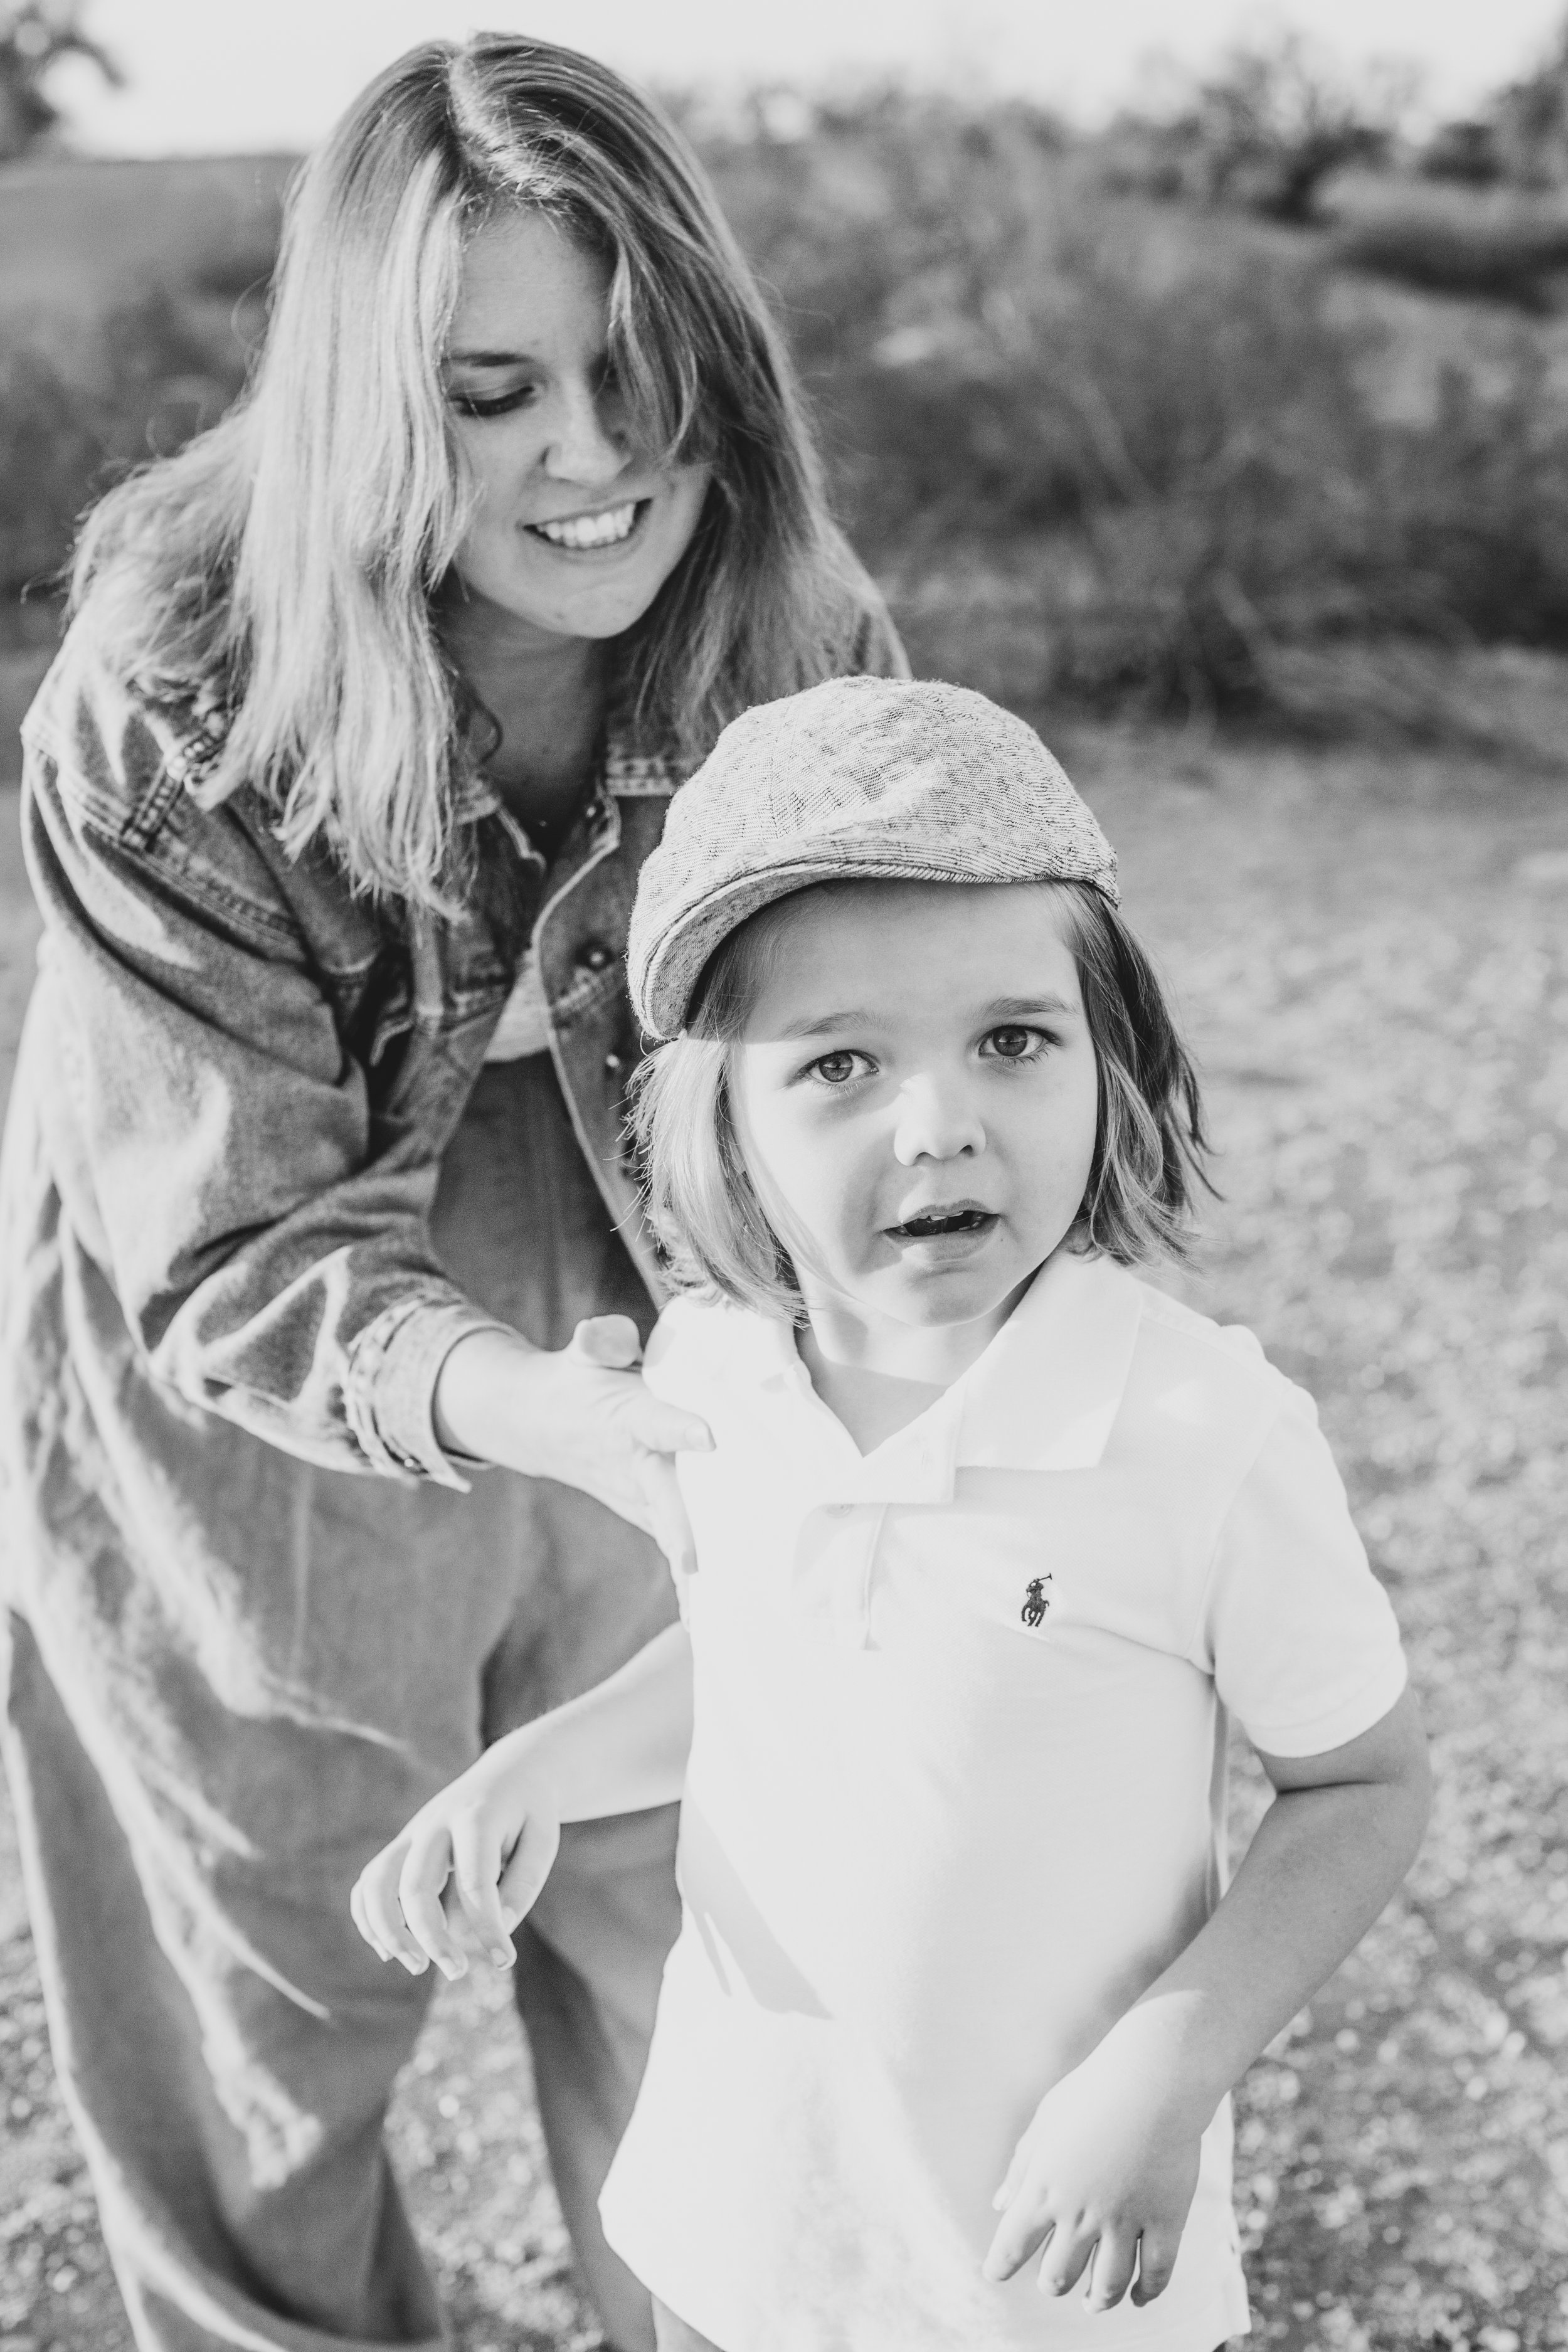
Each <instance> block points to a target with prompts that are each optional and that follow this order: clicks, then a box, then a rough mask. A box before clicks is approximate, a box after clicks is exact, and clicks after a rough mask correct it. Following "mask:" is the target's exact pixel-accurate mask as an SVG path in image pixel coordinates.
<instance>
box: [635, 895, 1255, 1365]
mask: <svg viewBox="0 0 1568 2352" xmlns="http://www.w3.org/2000/svg"><path fill="white" fill-rule="evenodd" d="M817 887H827V888H832V887H836V886H834V885H833V884H827V885H825V886H823V885H819V886H817ZM1040 887H1042V888H1048V889H1049V890H1050V891H1052V893H1053V894H1054V895H1055V896H1056V897H1057V898H1058V900H1059V902H1060V903H1061V905H1062V907H1063V909H1064V912H1065V914H1066V918H1067V937H1068V945H1069V947H1070V949H1071V951H1072V956H1073V961H1074V962H1075V964H1076V965H1077V967H1078V974H1079V986H1080V987H1081V989H1082V991H1083V1003H1084V1013H1085V1016H1086V1019H1087V1021H1088V1024H1089V1035H1090V1037H1091V1039H1092V1041H1093V1044H1094V1052H1095V1060H1096V1064H1097V1066H1098V1069H1099V1077H1100V1107H1099V1121H1098V1126H1097V1129H1096V1135H1095V1145H1094V1157H1093V1160H1092V1162H1091V1164H1090V1168H1089V1181H1088V1184H1087V1185H1086V1187H1085V1189H1084V1196H1083V1200H1082V1202H1081V1204H1080V1206H1079V1212H1078V1215H1077V1216H1076V1218H1075V1219H1074V1221H1073V1223H1072V1226H1071V1228H1070V1229H1069V1231H1068V1235H1067V1246H1068V1248H1071V1249H1075V1250H1079V1251H1083V1252H1089V1251H1093V1250H1099V1251H1102V1252H1103V1253H1104V1255H1106V1256H1107V1257H1110V1258H1114V1259H1115V1260H1116V1262H1117V1263H1118V1264H1119V1265H1148V1264H1150V1263H1152V1262H1156V1261H1158V1260H1160V1259H1162V1258H1164V1259H1171V1258H1176V1259H1179V1258H1182V1257H1184V1256H1185V1255H1186V1254H1187V1250H1188V1246H1189V1241H1190V1235H1191V1228H1192V1218H1193V1210H1194V1196H1195V1194H1196V1192H1197V1191H1198V1189H1199V1187H1200V1186H1201V1187H1202V1188H1204V1189H1205V1190H1207V1191H1211V1192H1212V1190H1213V1189H1214V1188H1213V1186H1212V1185H1211V1184H1210V1182H1209V1180H1208V1177H1207V1175H1206V1173H1205V1163H1206V1160H1207V1155H1208V1151H1209V1143H1208V1138H1207V1136H1206V1134H1205V1129H1204V1117H1203V1103H1202V1098H1201V1096H1200V1093H1199V1089H1198V1080H1197V1074H1196V1072H1195V1070H1194V1066H1193V1063H1192V1058H1191V1056H1190V1055H1189V1054H1188V1052H1187V1049H1186V1046H1185V1045H1184V1043H1183V1041H1182V1037H1181V1034H1180V1032H1179V1031H1178V1029H1177V1027H1176V1024H1175V1021H1174V1018H1173V1014H1172V1013H1171V1009H1170V1006H1169V1005H1168V1003H1166V1000H1165V994H1164V992H1163V989H1162V987H1161V985H1160V980H1159V975H1158V973H1157V972H1156V971H1155V970H1154V967H1153V965H1152V963H1151V961H1150V960H1149V958H1148V956H1147V955H1146V954H1145V952H1144V950H1142V947H1140V945H1139V943H1138V941H1137V940H1136V939H1135V938H1134V937H1133V935H1132V932H1131V930H1130V929H1129V928H1128V926H1127V925H1126V923H1124V922H1123V920H1122V919H1121V916H1120V915H1119V914H1118V913H1117V912H1116V910H1115V908H1113V907H1111V906H1110V903H1109V901H1108V900H1107V899H1105V898H1102V897H1101V895H1100V892H1099V891H1098V890H1095V889H1093V888H1091V887H1089V885H1088V884H1086V883H1076V882H1058V883H1049V884H1042V885H1041V886H1040ZM789 903H790V902H789V900H788V899H782V900H778V901H776V902H775V903H774V905H773V906H772V907H769V908H765V909H764V910H763V913H762V914H760V915H756V916H753V917H752V919H751V921H750V922H748V923H745V924H742V926H741V928H740V929H738V930H736V931H733V932H731V935H730V937H729V939H727V940H725V941H724V943H723V945H722V946H721V948H720V949H719V950H718V951H717V952H716V953H715V955H714V956H713V958H712V959H711V961H710V963H709V965H708V967H707V969H706V971H704V972H703V974H702V978H701V981H700V983H699V988H698V992H697V995H696V997H695V998H694V1001H693V1006H692V1011H691V1014H690V1017H689V1023H688V1026H687V1028H686V1030H685V1032H684V1033H683V1034H681V1035H680V1036H679V1037H676V1038H673V1039H672V1040H671V1041H670V1042H669V1043H668V1045H658V1046H656V1047H655V1048H654V1050H653V1052H652V1054H651V1055H649V1056H648V1058H647V1060H646V1061H645V1062H644V1063H643V1064H642V1065H641V1066H640V1068H639V1069H638V1071H637V1076H636V1079H635V1080H634V1085H633V1108H632V1128H633V1134H634V1139H635V1142H636V1145H637V1155H638V1159H639V1161H640V1165H641V1169H642V1174H643V1186H644V1196H645V1202H646V1206H647V1213H648V1218H649V1222H650V1223H651V1224H652V1225H653V1228H654V1231H655V1232H656V1234H658V1239H659V1242H660V1244H661V1245H662V1247H663V1248H664V1250H665V1252H666V1254H667V1256H668V1263H669V1269H670V1273H671V1275H672V1276H673V1278H674V1280H675V1282H676V1284H677V1286H679V1287H680V1288H682V1289H695V1290H706V1291H710V1292H713V1291H717V1292H718V1293H720V1294H721V1296H722V1297H726V1298H731V1299H734V1300H735V1301H737V1303H738V1304H740V1305H741V1306H742V1307H753V1308H755V1309H756V1310H757V1311H758V1312H760V1313H762V1314H764V1315H769V1316H778V1315H784V1316H786V1317H788V1318H789V1319H790V1320H791V1321H794V1322H799V1321H800V1320H801V1319H802V1318H803V1316H804V1313H805V1307H804V1302H803V1300H802V1297H801V1291H800V1284H799V1281H798V1278H797V1276H796V1274H795V1267H794V1265H793V1264H792V1263H791V1260H790V1256H789V1253H788V1251H787V1250H786V1249H785V1248H784V1244H783V1243H782V1242H781V1241H780V1240H779V1238H778V1236H777V1234H775V1233H774V1232H773V1227H772V1226H771V1224H770V1223H769V1222H768V1219H767V1216H766V1214H765V1213H764V1212H763V1206H762V1203H761V1202H760V1201H759V1199H758V1197H757V1193H756V1191H755V1188H754V1187H753V1185H752V1180H751V1178H750V1176H749V1175H748V1173H747V1171H746V1165H745V1160H744V1157H743V1155H742V1150H741V1143H740V1139H739V1135H738V1133H737V1130H736V1126H735V1119H734V1113H733V1108H732V1104H731V1066H732V1062H733V1055H734V1048H735V1045H736V1042H737V1041H738V1039H739V1038H740V1036H741V1034H742V1031H743V1030H744V1028H745V1024H746V1021H747V1018H748V1016H749V1014H750V1012H751V1008H752V1003H754V1001H755V998H756V993H757V989H758V987H759V985H760V982H761V979H762V975H763V971H764V970H765V967H766V961H767V956H768V950H769V946H770V940H771V934H772V931H773V928H774V926H775V925H776V923H777V921H778V919H779V918H780V917H781V916H782V914H783V910H784V908H786V907H787V906H788V905H789Z"/></svg>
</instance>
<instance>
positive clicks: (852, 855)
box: [626, 677, 1120, 1038]
mask: <svg viewBox="0 0 1568 2352" xmlns="http://www.w3.org/2000/svg"><path fill="white" fill-rule="evenodd" d="M850 880H875V881H887V882H892V881H908V882H1086V883H1089V884H1090V885H1091V886H1092V887H1093V888H1095V889H1096V890H1098V891H1100V893H1101V894H1102V896H1103V897H1105V898H1108V899H1109V900H1110V904H1111V905H1112V906H1115V905H1116V904H1117V902H1118V898H1119V896H1120V893H1119V892H1118V889H1117V883H1116V856H1115V853H1114V851H1113V850H1112V849H1111V846H1110V843H1109V842H1108V841H1107V840H1106V838H1105V835H1103V834H1102V833H1101V831H1100V827H1099V825H1098V824H1096V823H1095V821H1094V818H1093V817H1092V815H1091V814H1089V810H1088V808H1087V807H1086V806H1085V805H1084V803H1083V802H1082V801H1081V800H1080V799H1079V796H1078V794H1077V793H1075V792H1074V790H1073V788H1072V786H1071V784H1069V783H1068V780H1067V777H1066V776H1065V775H1064V774H1063V772H1062V771H1061V768H1060V767H1059V766H1058V763H1057V761H1055V760H1054V759H1053V758H1052V756H1051V754H1050V753H1049V751H1047V749H1046V747H1045V745H1044V744H1043V743H1042V742H1041V740H1040V739H1039V737H1038V736H1037V734H1036V733H1035V730H1034V729H1033V728H1032V727H1026V725H1025V723H1024V721H1023V720H1022V719H1015V718H1014V717H1013V716H1012V714H1011V713H1010V712H1009V711H1005V710H1001V709H998V708H997V706H996V704H995V703H994V702H988V701H987V700H986V698H985V697H984V695H983V694H973V693H971V692H970V691H969V689H968V688H965V687H961V686H942V685H937V684H934V683H931V682H929V681H926V680H923V679H910V678H883V677H838V678H829V679H828V680H827V681H826V684H825V685H822V686H814V687H811V688H808V689H807V691H806V692H805V693H804V694H792V695H789V696H786V697H785V698H784V700H783V701H781V702H765V703H762V704H760V705H759V706H758V708H757V709H754V710H748V711H746V712H745V713H743V715H742V717H741V718H739V719H734V720H732V721H731V724H730V725H729V726H728V727H726V728H725V730H724V732H723V733H722V734H721V736H720V738H719V740H718V741H717V743H716V744H715V745H714V746H713V749H712V751H710V754H709V756H708V758H707V759H706V760H705V761H703V763H702V765H701V767H700V768H699V769H698V770H697V772H696V773H695V775H693V776H692V778H691V780H690V782H689V783H687V784H686V785H684V786H683V787H682V789H681V790H680V792H679V793H677V794H676V797H675V800H674V802H673V803H672V805H671V807H670V812H669V822H668V824H667V825H666V827H665V831H664V838H663V840H662V841H661V842H660V843H659V845H658V848H657V849H656V850H655V851H654V853H653V855H652V856H650V857H649V858H648V860H647V864H646V865H645V866H644V867H643V870H642V879H641V881H640V883H639V885H638V887H637V905H636V907H635V908H634V909H633V911H632V920H631V931H630V936H629V939H628V941H627V948H626V961H627V973H628V980H629V983H630V988H631V998H632V1004H633V1008H634V1010H635V1011H636V1013H637V1019H638V1021H639V1022H640V1023H641V1024H642V1027H643V1029H644V1030H645V1032H646V1033H647V1034H648V1035H649V1036H650V1037H655V1038H668V1037H673V1036H676V1035H677V1034H679V1031H680V1030H681V1028H682V1027H683V1026H684V1024H685V1022H686V1017H687V1012H688V1008H689V1004H690V1002H691V995H692V991H693V989H694V988H695V987H696V984H697V982H698V979H699V977H700V974H701V971H702V969H703V966H704V965H705V964H706V963H707V961H708V960H709V958H710V956H711V955H712V953H713V951H714V950H715V949H716V948H717V947H719V946H720V945H721V943H722V941H723V940H725V939H726V938H727V937H728V936H729V934H730V933H731V931H732V930H735V929H738V928H739V926H740V925H741V924H742V923H743V922H744V921H745V920H746V919H747V918H748V916H751V915H754V914H755V913H756V912H757V910H758V908H761V907H765V906H767V905H769V904H770V903H771V902H772V901H773V899H775V898H785V897H787V896H788V895H789V893H790V892H791V891H794V890H804V889H806V888H808V887H810V886H811V885H812V884H813V883H816V882H844V881H850Z"/></svg>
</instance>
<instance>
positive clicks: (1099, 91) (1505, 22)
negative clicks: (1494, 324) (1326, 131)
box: [58, 0, 1564, 154]
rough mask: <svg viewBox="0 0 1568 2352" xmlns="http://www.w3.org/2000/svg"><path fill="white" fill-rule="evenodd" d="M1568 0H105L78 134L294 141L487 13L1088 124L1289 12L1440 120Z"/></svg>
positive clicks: (120, 148)
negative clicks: (1407, 67)
mask: <svg viewBox="0 0 1568 2352" xmlns="http://www.w3.org/2000/svg"><path fill="white" fill-rule="evenodd" d="M1563 15H1564V0H1298V5H1294V6H1292V5H1289V0H1285V5H1276V6H1258V5H1253V0H762V5H759V0H522V5H518V0H488V5H487V0H89V7H88V10H87V16H86V23H87V26H88V29H89V31H90V32H92V33H93V34H95V35H96V36H97V37H98V38H99V39H100V41H102V42H103V43H104V45H105V46H106V47H109V48H111V49H112V50H113V51H114V52H115V54H116V55H117V56H118V57H119V58H120V59H121V63H122V64H123V66H124V67H125V68H126V70H127V73H128V75H129V77H130V84H131V86H130V88H129V89H126V90H125V91H123V92H121V93H118V94H116V93H113V92H110V91H106V90H104V89H103V88H102V87H101V85H100V83H99V82H97V80H96V79H94V78H93V77H92V76H91V75H90V74H89V73H88V72H87V71H86V70H85V68H79V67H76V66H71V67H69V68H62V70H61V72H60V74H59V76H58V96H59V97H60V98H61V99H62V100H65V101H66V102H67V104H68V110H69V114H70V117H71V121H72V124H73V127H74V131H75V135H76V138H77V140H78V142H79V144H82V145H84V146H89V147H92V148H95V149H98V150H100V151H107V152H120V153H121V154H170V153H192V152H197V151H198V150H205V151H209V152H211V151H214V150H216V151H224V150H227V151H230V152H246V151H247V150H248V151H251V152H256V151H261V150H267V149H277V148H286V149H291V148H296V147H303V146H308V145H310V143H311V142H313V141H315V140H316V139H318V138H320V137H321V133H322V132H323V131H325V130H326V129H327V127H328V125H329V124H330V123H331V121H332V120H333V118H334V117H335V116H336V115H337V114H338V113H339V111H340V110H342V107H343V106H344V105H345V104H346V103H347V102H348V100H350V99H351V98H352V97H353V94H354V92H355V90H356V89H359V88H360V87H361V85H362V84H363V82H365V81H366V80H368V79H369V78H370V76H371V75H372V74H374V73H375V72H376V71H377V70H378V69H379V68H381V67H382V66H383V65H384V64H386V63H388V62H389V60H390V59H391V58H395V57H396V56H397V55H398V53H399V52H400V51H401V50H403V49H405V48H406V47H409V46H410V45H411V44H412V43H413V42H415V41H417V40H422V39H427V38H429V37H431V36H432V35H445V36H453V35H461V34H463V33H466V32H468V31H469V30H471V29H473V28H474V27H475V26H485V27H486V28H488V29H494V30H497V31H518V32H531V33H537V34H540V35H542V36H543V37H546V38H549V39H553V40H561V41H566V42H569V43H571V44H572V45H573V46H574V47H578V48H584V49H589V50H592V51H593V52H594V53H595V55H596V56H599V57H601V58H605V59H607V60H608V61H609V62H610V63H612V64H614V65H616V66H619V67H620V68H622V69H623V70H624V71H626V72H627V73H629V74H631V75H632V76H634V77H635V78H637V79H642V80H653V81H658V82H663V83H675V84H692V83H701V84H708V85H717V86H719V87H721V88H722V87H725V86H730V87H733V86H734V85H735V84H737V83H740V82H745V81H748V80H756V79H775V78H776V79H791V80H797V81H804V82H805V83H807V84H811V83H816V82H819V81H821V80H823V79H826V78H827V77H829V76H831V75H832V74H834V73H835V72H836V71H837V70H839V69H845V68H847V69H849V70H852V71H855V72H857V73H859V74H861V75H864V74H865V73H867V72H868V71H869V72H872V73H878V72H880V73H887V72H889V71H896V72H899V73H900V74H902V75H903V76H905V77H907V78H909V79H920V80H925V81H931V80H938V79H940V80H942V81H944V82H946V83H947V84H948V85H949V86H951V85H952V83H954V82H955V81H963V82H968V83H970V84H972V85H973V84H975V83H978V84H980V85H981V86H983V87H989V88H991V89H1004V90H1006V89H1011V90H1026V91H1028V92H1030V93H1031V94H1033V95H1037V96H1038V97H1040V98H1042V99H1044V100H1047V102H1049V103H1050V104H1052V105H1055V106H1057V107H1059V108H1060V109H1061V110H1063V111H1065V112H1067V113H1069V114H1072V115H1076V116H1078V117H1080V118H1082V119H1085V120H1089V121H1092V120H1093V119H1094V118H1095V117H1096V116H1103V115H1104V114H1105V113H1106V112H1107V111H1108V110H1110V109H1111V108H1112V107H1113V106H1114V105H1115V103H1116V102H1117V100H1119V99H1121V98H1122V97H1124V96H1125V95H1126V94H1127V92H1128V90H1129V89H1130V88H1131V85H1132V83H1133V81H1134V79H1135V77H1136V76H1137V74H1138V72H1139V69H1140V68H1141V66H1142V64H1143V63H1144V62H1145V61H1146V60H1147V59H1149V58H1150V57H1151V56H1152V55H1153V54H1156V53H1159V52H1164V53H1165V54H1167V55H1169V56H1171V57H1173V58H1175V59H1177V60H1178V61H1179V62H1181V63H1183V64H1190V65H1197V66H1202V65H1204V64H1205V63H1207V62H1209V61H1210V60H1212V59H1213V58H1215V56H1216V55H1217V54H1218V53H1219V52H1220V51H1222V50H1223V49H1224V48H1225V47H1226V45H1227V44H1228V43H1229V42H1231V41H1232V40H1235V39H1237V37H1247V35H1249V34H1256V33H1258V32H1259V31H1267V30H1268V29H1270V28H1272V29H1276V30H1277V29H1279V27H1280V26H1283V25H1286V24H1295V25H1298V26H1308V27H1310V30H1311V32H1312V33H1313V35H1314V36H1315V37H1317V38H1318V39H1319V40H1320V41H1321V42H1323V43H1324V44H1325V45H1327V46H1328V47H1330V48H1331V49H1332V50H1333V51H1334V52H1336V53H1337V55H1338V56H1339V57H1340V58H1342V60H1344V61H1345V63H1347V64H1349V65H1354V64H1356V63H1357V62H1359V61H1363V60H1371V59H1374V58H1390V57H1397V58H1407V59H1411V60H1413V61H1415V63H1417V64H1418V65H1419V66H1420V67H1421V68H1423V72H1424V87H1425V92H1426V107H1427V110H1429V111H1430V112H1432V113H1453V112H1459V111H1462V110H1464V108H1465V107H1466V106H1467V105H1468V104H1469V103H1471V102H1473V101H1474V100H1475V99H1476V98H1477V97H1478V96H1479V94H1480V93H1481V92H1482V91H1484V90H1486V89H1489V88H1491V87H1493V86H1495V85H1496V84H1497V83H1499V82H1500V81H1504V80H1508V79H1511V78H1512V77H1513V76H1515V75H1516V74H1518V73H1520V72H1521V71H1523V70H1525V69H1526V68H1528V66H1529V65H1530V64H1531V63H1532V62H1533V61H1534V59H1535V58H1537V57H1538V56H1539V55H1540V54H1541V52H1542V49H1543V48H1544V47H1545V46H1546V45H1547V43H1548V42H1549V41H1550V39H1551V37H1552V33H1553V31H1554V28H1555V27H1556V26H1557V25H1558V24H1560V23H1561V22H1562V21H1563Z"/></svg>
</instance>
